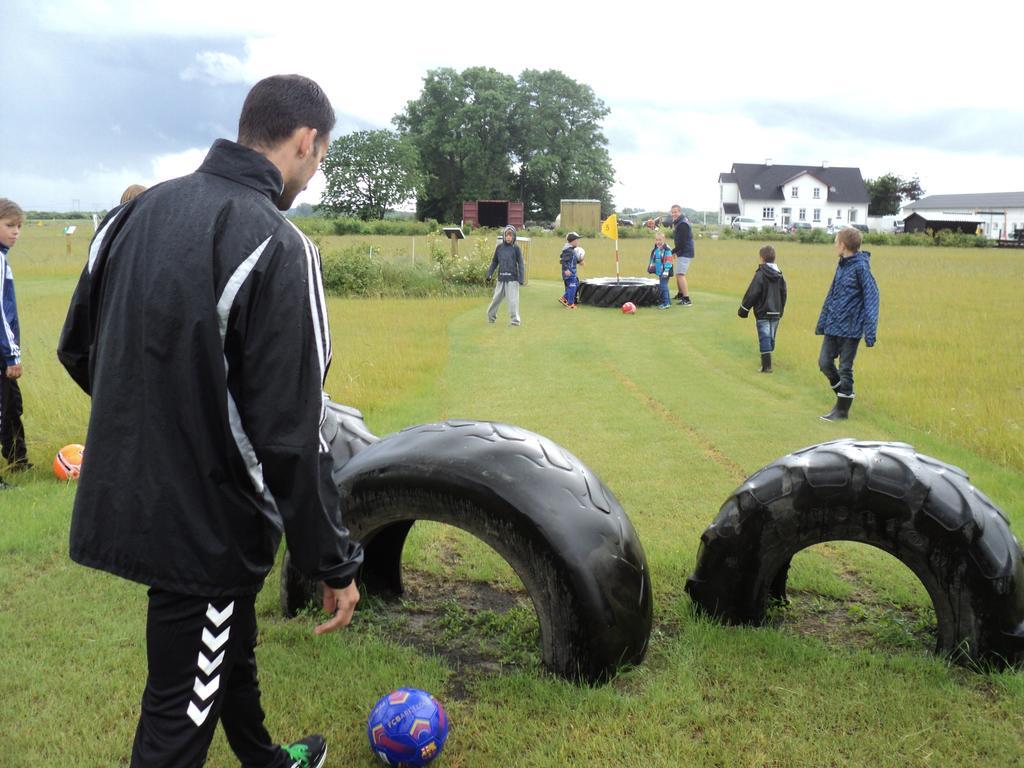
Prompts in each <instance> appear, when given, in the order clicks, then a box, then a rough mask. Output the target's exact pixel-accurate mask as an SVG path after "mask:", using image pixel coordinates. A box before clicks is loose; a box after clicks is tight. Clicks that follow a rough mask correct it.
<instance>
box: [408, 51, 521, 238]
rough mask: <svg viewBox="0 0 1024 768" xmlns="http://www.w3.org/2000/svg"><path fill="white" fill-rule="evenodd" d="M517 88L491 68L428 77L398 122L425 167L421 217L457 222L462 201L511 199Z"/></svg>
mask: <svg viewBox="0 0 1024 768" xmlns="http://www.w3.org/2000/svg"><path fill="white" fill-rule="evenodd" d="M515 88H516V84H515V80H514V79H513V78H511V77H509V76H508V75H505V74H502V73H501V72H498V71H497V70H495V69H490V68H487V67H472V68H470V69H467V70H465V71H464V72H461V73H460V72H457V71H455V70H454V69H450V68H442V69H435V70H431V71H430V72H428V73H427V76H426V78H425V80H424V84H423V92H422V93H421V94H420V97H419V98H418V99H416V100H415V101H410V102H409V103H408V104H407V105H406V108H405V111H404V112H402V113H401V114H400V115H398V116H396V117H395V119H394V123H395V125H396V126H397V127H398V129H399V131H401V132H402V133H403V134H404V135H405V136H406V137H407V138H408V139H409V141H410V142H411V143H412V144H413V145H414V146H415V147H416V149H417V151H418V153H419V159H420V164H421V167H422V168H423V175H424V179H423V190H422V194H421V195H420V196H419V198H418V199H417V202H416V209H417V213H418V214H419V216H420V218H426V217H430V218H434V219H438V220H441V221H455V220H456V219H458V218H460V216H461V206H462V202H463V201H464V200H472V199H477V198H507V197H510V195H511V192H512V180H513V179H512V171H511V163H510V159H509V145H510V143H511V124H510V112H511V109H512V104H513V101H514V100H515V94H516V89H515Z"/></svg>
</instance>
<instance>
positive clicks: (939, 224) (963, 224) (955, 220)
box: [903, 212, 981, 235]
mask: <svg viewBox="0 0 1024 768" xmlns="http://www.w3.org/2000/svg"><path fill="white" fill-rule="evenodd" d="M979 226H981V217H979V216H974V215H971V214H967V213H931V212H928V213H912V214H910V215H909V216H907V218H905V219H904V220H903V231H904V232H926V231H927V230H929V229H930V230H931V231H932V232H941V231H942V230H944V229H948V230H950V231H952V232H963V233H964V234H967V235H973V234H975V233H977V231H978V227H979Z"/></svg>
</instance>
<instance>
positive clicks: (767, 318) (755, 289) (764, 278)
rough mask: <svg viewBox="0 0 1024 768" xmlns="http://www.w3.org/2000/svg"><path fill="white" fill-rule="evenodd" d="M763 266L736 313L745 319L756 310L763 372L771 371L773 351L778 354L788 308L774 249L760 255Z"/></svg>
mask: <svg viewBox="0 0 1024 768" xmlns="http://www.w3.org/2000/svg"><path fill="white" fill-rule="evenodd" d="M758 257H759V258H760V262H761V263H760V264H758V267H757V271H756V272H755V273H754V279H753V280H751V281H750V286H749V287H748V288H747V292H746V293H745V294H743V301H742V303H741V304H740V308H739V310H737V312H736V314H738V315H739V316H740V317H746V316H747V315H748V314H750V310H751V309H753V310H754V320H755V321H756V322H757V341H758V344H759V346H760V349H761V373H771V372H772V352H774V351H775V334H776V333H777V332H778V330H779V321H780V320H781V319H782V313H783V312H784V311H785V309H786V278H784V277H783V276H782V270H781V269H779V267H778V265H777V264H776V263H775V249H774V248H773V247H772V246H770V245H766V246H764V247H763V248H762V249H761V250H760V251H759V252H758Z"/></svg>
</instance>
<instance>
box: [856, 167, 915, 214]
mask: <svg viewBox="0 0 1024 768" xmlns="http://www.w3.org/2000/svg"><path fill="white" fill-rule="evenodd" d="M864 185H865V186H866V187H867V188H868V195H869V196H870V198H871V201H870V202H869V203H868V215H869V216H892V215H895V214H897V213H899V211H900V206H901V205H903V203H905V202H906V201H907V200H920V199H921V198H922V197H923V196H924V190H923V189H921V182H920V180H919V179H918V178H917V176H915V177H914V178H912V179H902V178H900V177H899V176H897V175H896V174H894V173H887V174H885V175H883V176H879V177H878V178H877V179H868V180H867V181H865V182H864Z"/></svg>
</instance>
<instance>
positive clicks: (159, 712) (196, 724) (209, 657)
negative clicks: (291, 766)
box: [131, 588, 288, 768]
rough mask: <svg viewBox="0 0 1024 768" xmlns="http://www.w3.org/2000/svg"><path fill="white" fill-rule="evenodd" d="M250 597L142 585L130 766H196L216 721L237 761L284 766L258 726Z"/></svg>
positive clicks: (255, 767) (255, 766) (258, 767)
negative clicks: (142, 652)
mask: <svg viewBox="0 0 1024 768" xmlns="http://www.w3.org/2000/svg"><path fill="white" fill-rule="evenodd" d="M255 601H256V596H255V595H247V596H244V597H235V598H212V599H211V598H205V597H196V596H192V595H178V594H174V593H171V592H165V591H163V590H160V589H156V588H151V589H150V590H149V613H148V617H147V622H146V655H147V658H148V661H149V677H148V679H147V680H146V690H145V692H144V693H143V695H142V714H141V715H140V716H139V725H138V728H137V730H136V732H135V744H134V746H133V747H132V763H131V764H132V766H133V768H143V767H144V768H164V766H166V768H192V766H201V765H203V763H204V762H205V760H206V753H207V751H208V750H209V748H210V742H211V740H212V739H213V731H214V729H215V728H216V727H217V722H218V721H220V723H221V724H222V725H223V727H224V733H225V735H226V736H227V738H228V742H229V743H230V744H231V748H232V749H233V750H234V752H235V755H236V756H237V757H238V759H239V760H240V761H241V763H242V765H243V766H244V768H278V766H285V765H288V761H287V759H286V755H285V753H284V751H283V750H282V749H281V748H280V747H278V746H277V745H276V744H275V743H274V742H272V741H271V740H270V735H269V734H268V733H267V730H266V728H264V727H263V708H262V707H261V706H260V689H259V681H258V680H257V677H256V656H255V653H254V648H255V646H256V613H255V609H254V605H255Z"/></svg>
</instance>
